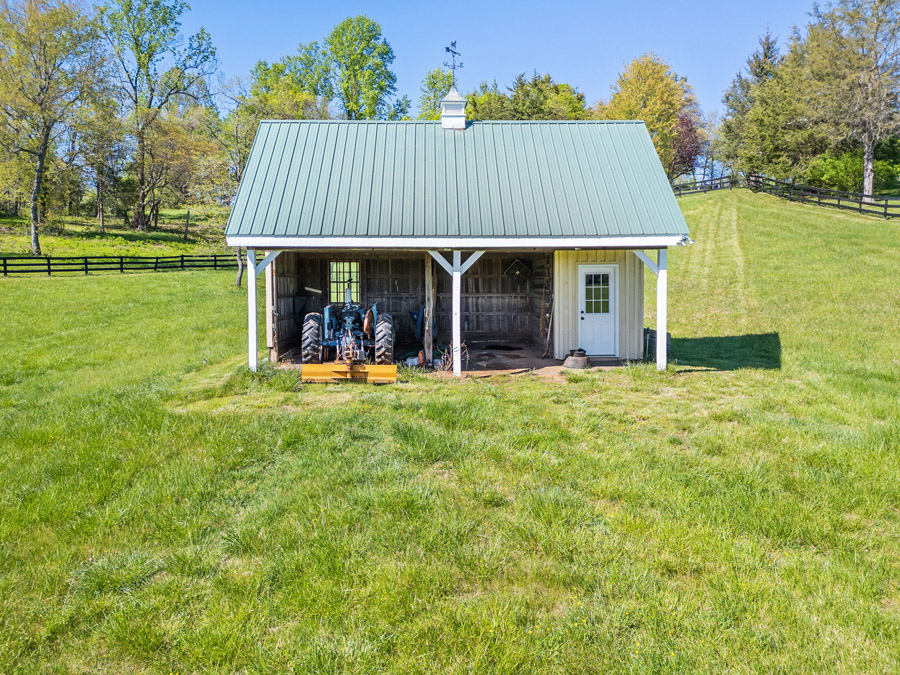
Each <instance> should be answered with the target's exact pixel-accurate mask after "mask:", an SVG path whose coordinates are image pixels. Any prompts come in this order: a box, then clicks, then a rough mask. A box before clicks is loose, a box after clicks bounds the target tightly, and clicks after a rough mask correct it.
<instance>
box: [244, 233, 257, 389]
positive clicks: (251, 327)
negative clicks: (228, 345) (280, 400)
mask: <svg viewBox="0 0 900 675" xmlns="http://www.w3.org/2000/svg"><path fill="white" fill-rule="evenodd" d="M256 340H257V336H256V251H254V250H253V249H252V248H248V249H247V349H248V351H249V354H250V363H249V365H250V370H251V371H253V372H254V373H255V372H256V369H257V368H258V367H259V363H258V359H259V353H258V350H259V347H258V346H257V344H256Z"/></svg>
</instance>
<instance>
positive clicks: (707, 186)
mask: <svg viewBox="0 0 900 675" xmlns="http://www.w3.org/2000/svg"><path fill="white" fill-rule="evenodd" d="M734 185H735V181H734V180H733V179H732V176H721V177H719V178H709V179H707V180H694V181H690V182H688V183H678V184H677V185H673V186H672V192H674V193H675V196H676V197H681V196H682V195H693V194H697V193H699V192H710V191H711V190H725V189H731V188H732V187H734Z"/></svg>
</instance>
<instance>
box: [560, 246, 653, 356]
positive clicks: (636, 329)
mask: <svg viewBox="0 0 900 675" xmlns="http://www.w3.org/2000/svg"><path fill="white" fill-rule="evenodd" d="M590 263H597V264H616V265H618V266H619V289H618V292H619V357H620V358H623V359H640V358H642V356H643V351H644V350H643V334H644V265H643V263H642V262H641V261H640V260H638V258H637V256H636V255H634V253H633V252H631V251H621V250H599V251H556V252H555V253H554V274H553V296H554V307H553V314H554V316H553V345H554V348H553V353H554V356H555V357H556V358H557V359H563V358H565V357H566V355H567V354H568V352H569V350H570V349H577V348H578V347H579V345H578V265H583V264H590Z"/></svg>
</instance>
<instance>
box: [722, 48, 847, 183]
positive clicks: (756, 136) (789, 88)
mask: <svg viewBox="0 0 900 675" xmlns="http://www.w3.org/2000/svg"><path fill="white" fill-rule="evenodd" d="M817 87H818V85H817V84H816V83H815V82H814V80H813V79H812V78H811V77H810V73H809V68H808V64H807V55H806V43H805V41H804V40H803V39H802V38H801V37H800V36H794V38H793V40H792V42H791V45H790V48H789V50H788V52H787V55H786V56H785V57H784V59H782V60H781V61H780V62H779V64H778V66H777V68H776V69H775V71H774V72H773V73H772V74H771V76H769V77H767V78H764V79H761V80H759V81H758V82H756V84H754V85H753V88H752V91H751V95H752V101H753V104H752V106H751V107H750V109H749V110H748V111H747V113H746V114H745V115H744V118H743V121H742V123H741V130H740V138H739V143H738V144H737V145H736V146H735V147H736V153H737V154H736V159H735V166H737V167H740V168H741V169H743V170H745V171H752V172H764V173H767V174H769V175H771V176H773V177H775V178H784V179H787V178H794V177H796V176H798V175H801V174H802V173H803V172H804V170H805V169H806V167H807V166H808V164H809V163H810V162H811V161H812V160H813V159H814V158H815V157H816V156H818V155H820V154H821V153H823V152H825V151H826V150H828V149H829V147H831V145H832V144H833V140H832V139H831V138H830V136H831V134H830V133H829V132H828V129H827V128H826V126H825V125H824V119H823V117H822V111H821V109H820V107H819V106H817V105H815V104H814V98H815V96H816V91H817Z"/></svg>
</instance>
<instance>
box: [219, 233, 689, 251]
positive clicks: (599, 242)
mask: <svg viewBox="0 0 900 675" xmlns="http://www.w3.org/2000/svg"><path fill="white" fill-rule="evenodd" d="M227 241H228V245H229V246H244V247H246V248H258V249H274V248H278V249H285V248H361V249H366V248H393V249H399V248H408V249H419V250H429V249H432V250H433V249H512V248H525V249H528V248H546V249H575V248H586V249H598V248H665V247H667V246H684V245H686V244H688V243H689V242H690V239H689V238H688V237H687V235H683V234H676V235H658V236H632V235H628V236H618V237H278V236H272V237H268V236H267V237H255V236H245V235H231V236H229V237H227Z"/></svg>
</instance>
